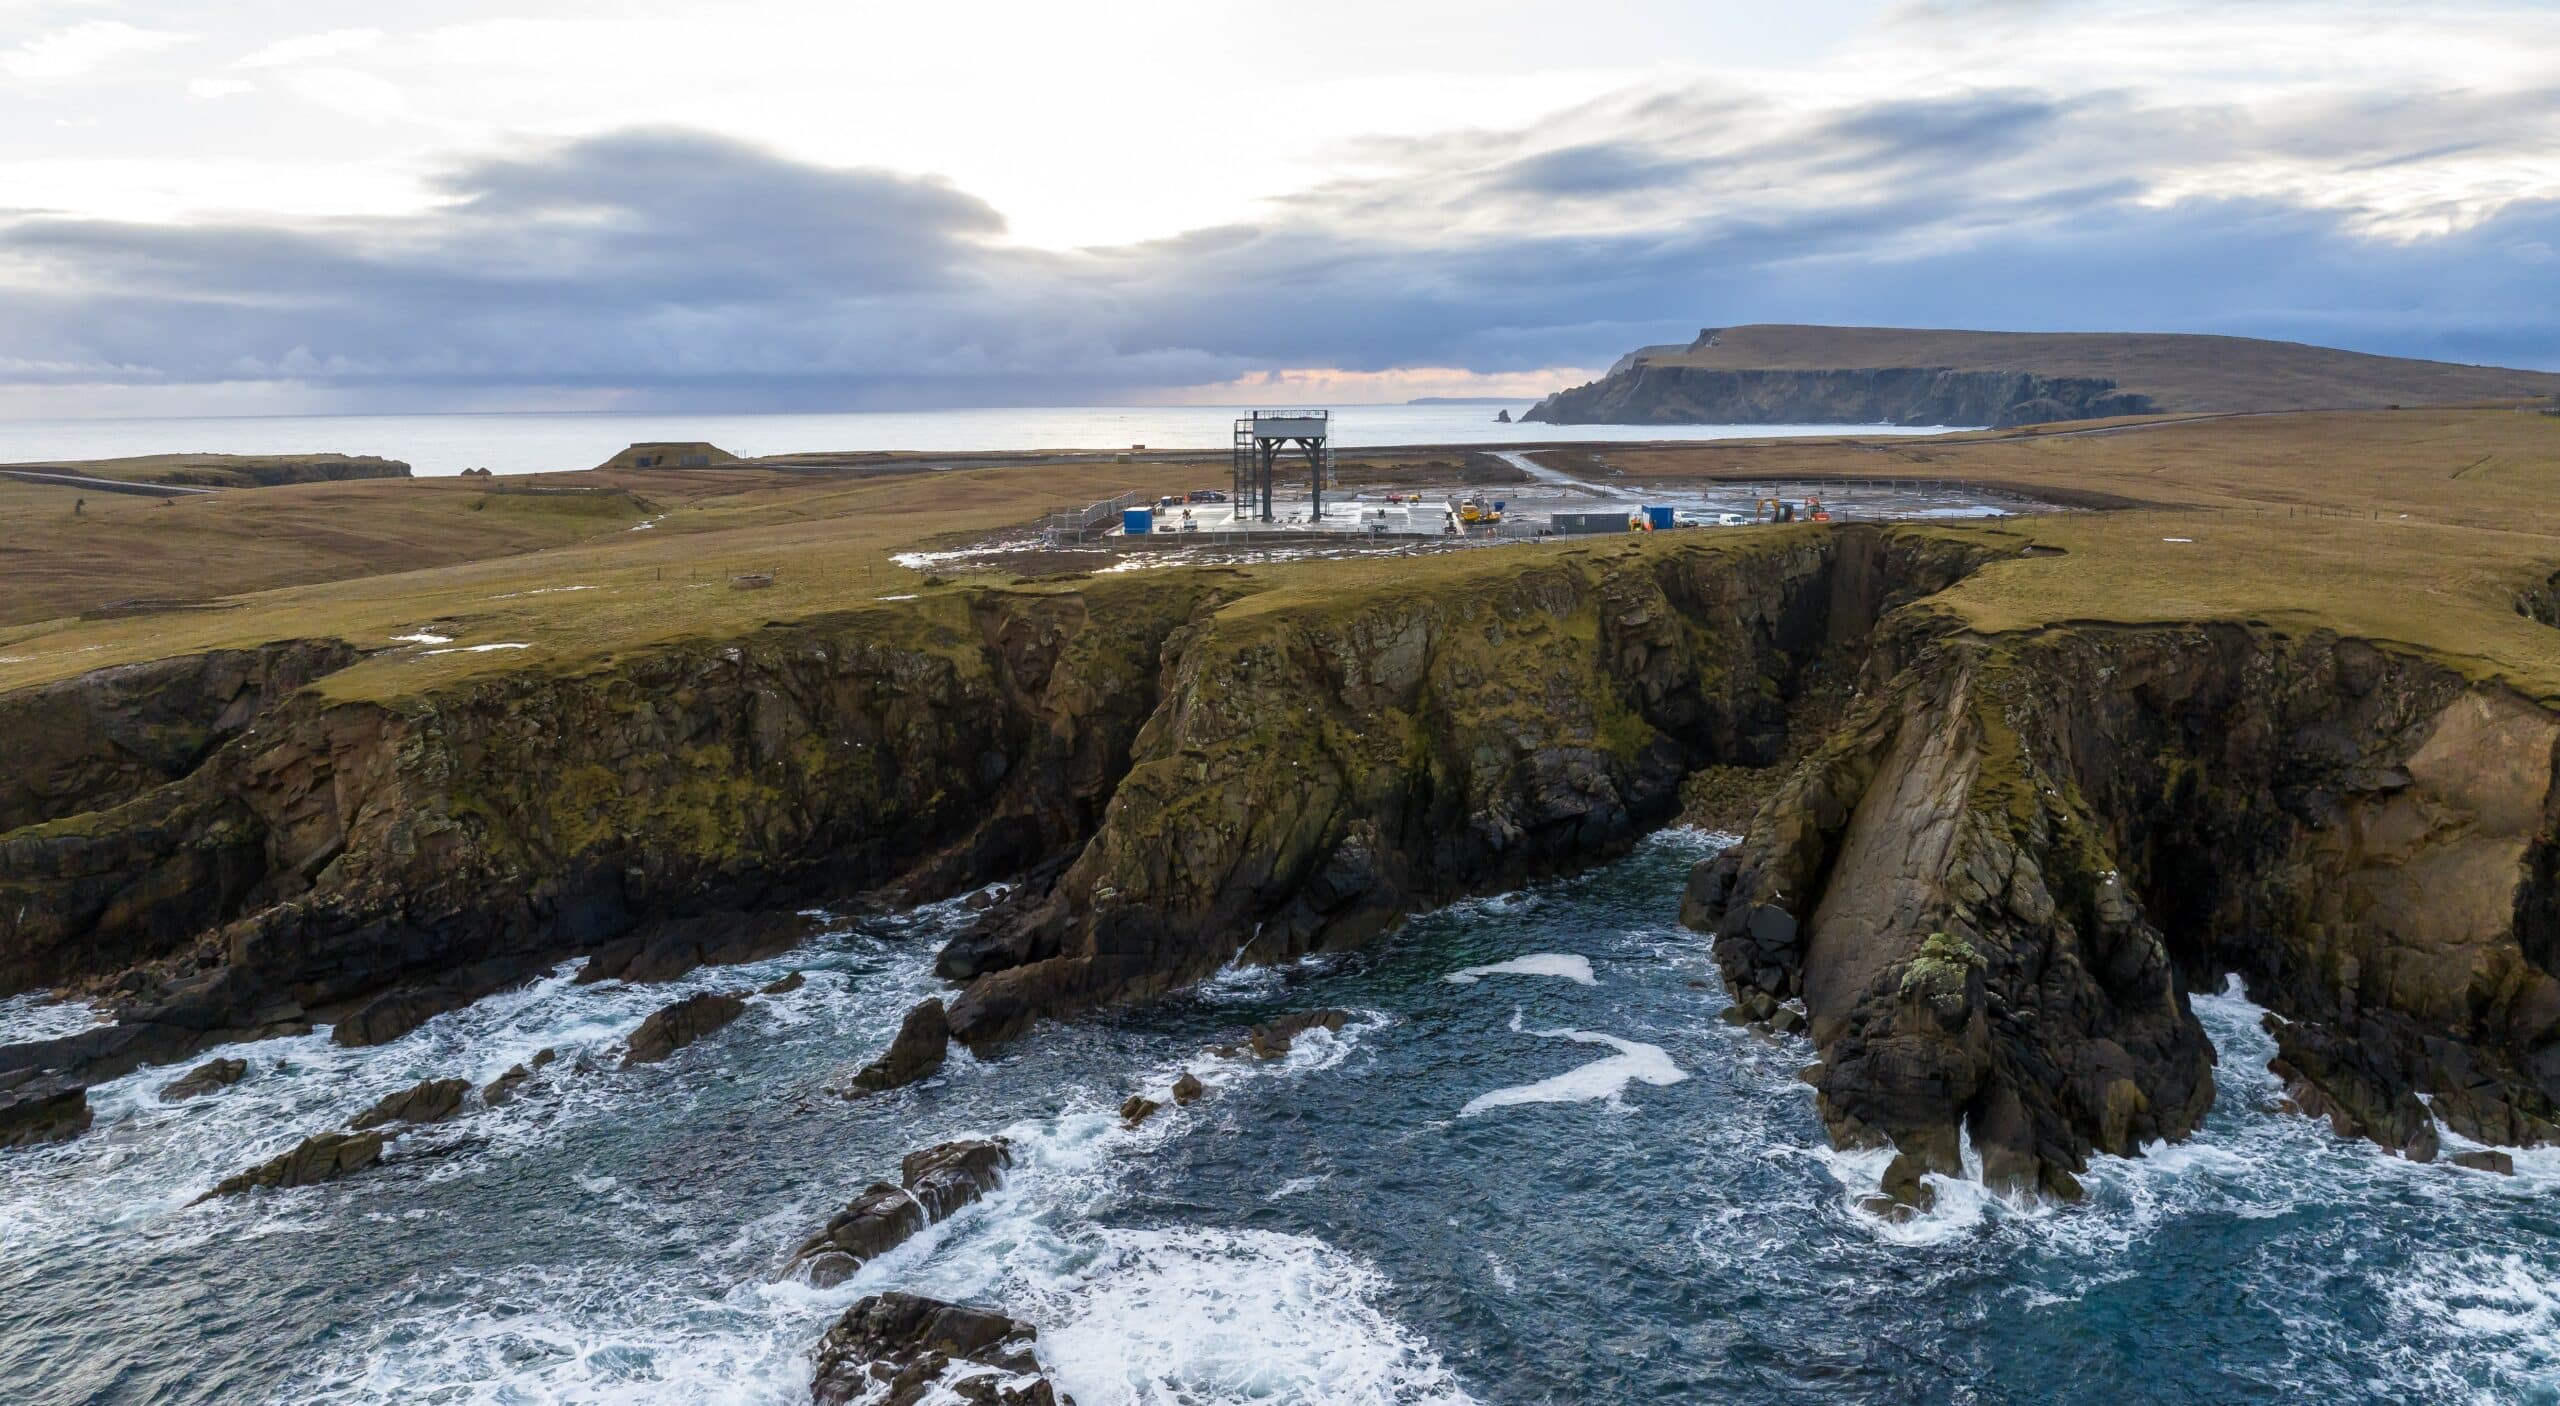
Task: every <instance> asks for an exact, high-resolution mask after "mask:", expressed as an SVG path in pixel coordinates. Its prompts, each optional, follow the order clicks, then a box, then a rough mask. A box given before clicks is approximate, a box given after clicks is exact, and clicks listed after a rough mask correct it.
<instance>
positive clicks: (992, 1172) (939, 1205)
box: [783, 1138, 1013, 1289]
mask: <svg viewBox="0 0 2560 1406" xmlns="http://www.w3.org/2000/svg"><path fill="white" fill-rule="evenodd" d="M1012 1165H1013V1152H1012V1149H1011V1148H1009V1147H1007V1146H1006V1144H1005V1142H1004V1140H1003V1139H1002V1138H968V1139H963V1140H961V1141H958V1142H946V1143H941V1144H939V1145H937V1146H933V1147H928V1148H926V1149H924V1150H923V1151H921V1152H911V1153H908V1154H907V1156H906V1159H905V1160H904V1161H903V1162H901V1163H900V1164H899V1166H898V1184H897V1185H895V1186H892V1185H890V1184H889V1183H887V1182H885V1181H875V1182H873V1183H872V1184H871V1185H869V1186H867V1187H864V1188H863V1189H862V1190H861V1191H860V1192H859V1193H857V1194H856V1195H855V1196H854V1198H853V1199H852V1200H851V1201H849V1202H847V1203H846V1204H845V1207H844V1209H843V1210H841V1211H838V1212H836V1213H835V1214H834V1215H833V1216H831V1217H829V1218H828V1220H827V1224H826V1226H825V1227H824V1228H823V1229H821V1230H819V1231H818V1232H817V1233H816V1234H814V1235H812V1236H810V1237H809V1238H808V1239H807V1240H804V1241H802V1242H801V1243H800V1246H799V1248H797V1249H795V1250H793V1251H792V1253H791V1260H790V1263H789V1264H787V1265H785V1266H784V1268H783V1273H784V1274H786V1275H790V1274H798V1275H801V1276H803V1277H805V1278H807V1279H808V1281H809V1282H810V1283H811V1284H814V1285H816V1286H817V1287H819V1288H821V1289H825V1288H831V1287H833V1286H835V1285H837V1284H841V1283H843V1282H844V1281H845V1280H847V1279H850V1278H852V1277H853V1276H854V1274H855V1273H856V1272H857V1271H859V1270H860V1269H861V1268H862V1266H864V1265H865V1264H868V1263H870V1262H871V1261H872V1260H875V1259H878V1258H879V1257H880V1256H882V1255H884V1254H886V1253H888V1252H889V1251H891V1250H893V1249H896V1248H897V1247H898V1246H900V1245H902V1244H905V1243H906V1242H907V1240H908V1239H910V1238H911V1237H913V1236H914V1235H915V1233H916V1232H917V1231H920V1230H922V1229H924V1228H925V1227H926V1226H928V1225H931V1224H933V1223H934V1222H936V1221H939V1220H944V1219H947V1218H949V1217H950V1215H951V1213H952V1212H954V1211H957V1210H959V1209H960V1208H961V1207H963V1206H966V1205H969V1204H970V1203H971V1202H974V1201H976V1200H977V1199H978V1198H980V1197H982V1196H984V1195H986V1194H987V1193H988V1192H990V1191H993V1190H995V1189H996V1188H997V1187H998V1186H1001V1185H1002V1184H1003V1183H1004V1172H1005V1169H1006V1168H1007V1167H1010V1166H1012Z"/></svg>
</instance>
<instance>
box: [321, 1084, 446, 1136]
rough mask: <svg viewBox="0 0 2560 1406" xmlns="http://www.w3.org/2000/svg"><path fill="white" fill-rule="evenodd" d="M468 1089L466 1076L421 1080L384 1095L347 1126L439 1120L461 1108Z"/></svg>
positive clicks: (374, 1126) (363, 1126)
mask: <svg viewBox="0 0 2560 1406" xmlns="http://www.w3.org/2000/svg"><path fill="white" fill-rule="evenodd" d="M470 1092H471V1081H470V1080H468V1079H427V1080H423V1081H421V1082H419V1083H416V1084H413V1085H411V1086H409V1087H408V1088H405V1089H402V1090H400V1091H399V1092H398V1093H394V1094H385V1095H384V1096H383V1098H382V1100H381V1101H380V1102H379V1103H376V1104H375V1105H374V1106H373V1107H371V1108H368V1109H366V1110H365V1111H364V1112H362V1113H359V1114H357V1115H356V1116H355V1120H354V1121H353V1122H350V1123H349V1124H347V1126H348V1127H350V1128H354V1129H356V1130H357V1131H359V1132H361V1131H363V1130H365V1129H367V1128H379V1127H382V1126H383V1125H385V1124H388V1123H441V1122H443V1121H444V1120H445V1119H447V1118H450V1117H452V1116H453V1115H454V1114H455V1113H457V1112H460V1111H461V1109H462V1099H463V1096H464V1095H465V1094H468V1093H470Z"/></svg>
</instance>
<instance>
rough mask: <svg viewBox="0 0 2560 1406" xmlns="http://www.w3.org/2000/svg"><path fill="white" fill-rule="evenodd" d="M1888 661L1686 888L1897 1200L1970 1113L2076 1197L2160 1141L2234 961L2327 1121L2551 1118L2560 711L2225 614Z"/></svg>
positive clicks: (2196, 1092) (1994, 1164)
mask: <svg viewBox="0 0 2560 1406" xmlns="http://www.w3.org/2000/svg"><path fill="white" fill-rule="evenodd" d="M1890 653H1891V651H1879V653H1878V655H1877V660H1878V662H1879V664H1881V663H1883V662H1884V661H1885V660H1886V659H1887V657H1888V655H1889V654H1890ZM1902 653H1903V656H1904V657H1906V658H1908V659H1909V660H1910V662H1909V663H1908V665H1907V666H1906V667H1903V668H1901V669H1900V671H1899V672H1898V673H1897V674H1895V675H1893V676H1891V677H1890V678H1886V677H1883V676H1882V675H1881V671H1880V670H1879V669H1878V668H1876V667H1872V666H1871V670H1870V675H1869V683H1870V687H1869V689H1868V692H1867V695H1866V697H1865V700H1864V702H1863V703H1862V705H1861V706H1860V708H1859V709H1858V710H1857V711H1856V712H1855V714H1854V715H1853V716H1852V717H1851V718H1850V720H1849V721H1848V722H1846V723H1845V724H1844V725H1843V726H1842V727H1841V729H1840V730H1839V731H1838V732H1837V733H1836V734H1835V735H1834V737H1833V738H1832V739H1831V740H1830V741H1829V742H1828V743H1827V744H1826V745H1825V746H1823V747H1822V748H1821V749H1820V750H1819V751H1818V752H1816V753H1815V754H1814V755H1813V756H1812V757H1810V758H1809V759H1808V760H1807V761H1806V762H1805V763H1804V764H1803V765H1802V767H1800V768H1799V769H1798V771H1797V772H1796V773H1795V775H1794V776H1793V777H1792V779H1791V780H1790V781H1789V783H1788V784H1787V785H1786V786H1785V787H1784V788H1782V790H1781V791H1780V793H1779V794H1778V795H1777V796H1776V797H1775V798H1773V799H1772V800H1771V801H1770V802H1769V803H1768V804H1767V805H1766V806H1764V807H1763V808H1762V810H1761V811H1760V813H1759V815H1758V816H1757V817H1756V818H1755V819H1754V821H1753V823H1752V826H1751V829H1750V832H1749V834H1748V835H1747V837H1746V838H1745V840H1744V841H1743V842H1742V843H1741V844H1740V845H1737V846H1736V847H1734V848H1733V849H1731V850H1728V851H1726V852H1725V853H1723V854H1721V855H1718V856H1717V857H1715V858H1714V859H1712V860H1710V861H1708V862H1706V863H1705V864H1702V865H1701V866H1700V867H1699V869H1698V871H1697V873H1696V874H1695V875H1694V876H1693V878H1692V881H1691V885H1690V891H1689V895H1688V901H1687V905H1686V916H1687V917H1688V919H1689V921H1690V922H1691V923H1692V924H1693V925H1695V926H1699V927H1702V928H1704V929H1707V930H1709V931H1711V932H1713V933H1714V934H1715V950H1716V956H1717V960H1718V963H1719V965H1721V966H1722V968H1723V969H1724V971H1725V973H1726V975H1727V977H1728V979H1729V981H1730V982H1731V984H1732V986H1733V989H1734V990H1735V992H1736V993H1737V998H1738V1000H1739V1001H1740V1002H1741V1003H1742V1004H1743V1006H1744V1007H1745V1009H1746V1010H1747V1011H1749V1012H1751V1013H1753V1014H1758V1015H1762V1016H1764V1017H1765V1016H1767V1015H1769V1014H1772V1013H1774V1012H1775V1010H1776V1009H1777V1008H1778V1005H1779V1003H1782V1002H1788V1001H1796V1000H1801V1002H1802V1004H1803V1007H1804V1014H1805V1016H1806V1018H1807V1019H1808V1020H1809V1022H1810V1025H1811V1033H1812V1035H1813V1038H1814V1040H1815V1041H1816V1043H1817V1044H1818V1045H1819V1047H1820V1049H1821V1051H1822V1056H1823V1062H1822V1064H1821V1065H1820V1066H1819V1069H1818V1071H1817V1073H1816V1075H1815V1082H1816V1086H1817V1088H1818V1089H1819V1090H1820V1093H1821V1101H1822V1111H1823V1115H1824V1118H1825V1120H1826V1122H1827V1123H1828V1125H1829V1127H1830V1129H1831V1132H1832V1135H1833V1137H1834V1138H1835V1140H1837V1141H1839V1142H1840V1143H1842V1144H1843V1145H1846V1146H1876V1145H1883V1144H1890V1145H1892V1146H1893V1147H1895V1148H1896V1149H1897V1150H1898V1152H1899V1153H1900V1156H1899V1157H1898V1158H1897V1159H1896V1164H1895V1168H1894V1171H1893V1172H1892V1173H1890V1174H1889V1175H1888V1178H1887V1182H1888V1189H1889V1190H1897V1191H1899V1192H1901V1193H1902V1194H1904V1195H1906V1196H1916V1194H1917V1193H1918V1190H1919V1182H1918V1178H1919V1176H1920V1175H1921V1174H1922V1173H1924V1172H1941V1173H1948V1172H1954V1171H1956V1170H1958V1157H1957V1154H1958V1149H1959V1134H1960V1132H1961V1133H1962V1134H1967V1135H1969V1136H1970V1138H1971V1140H1972V1142H1973V1145H1974V1146H1975V1148H1976V1149H1977V1150H1978V1151H1979V1152H1980V1154H1981V1158H1982V1168H1983V1172H1984V1175H1985V1176H1986V1178H1988V1179H1990V1180H1991V1181H1993V1182H1994V1183H1995V1184H1999V1185H2002V1186H2006V1187H2027V1188H2037V1187H2041V1188H2043V1189H2046V1190H2049V1191H2053V1192H2057V1193H2060V1194H2065V1195H2068V1194H2071V1193H2072V1192H2073V1191H2074V1190H2076V1184H2075V1182H2074V1181H2073V1177H2072V1174H2073V1173H2075V1172H2077V1171H2079V1170H2080V1169H2081V1168H2082V1167H2083V1166H2084V1165H2085V1160H2086V1157H2087V1155H2088V1153H2089V1152H2090V1151H2091V1150H2093V1149H2096V1150H2103V1151H2107V1152H2112V1153H2117V1154H2123V1155H2132V1154H2135V1153H2137V1152H2138V1151H2139V1149H2140V1147H2141V1145H2142V1144H2143V1143H2145V1142H2148V1141H2151V1140H2155V1139H2160V1138H2176V1137H2179V1136H2182V1135H2183V1134H2185V1133H2186V1132H2188V1131H2189V1130H2191V1129H2192V1128H2193V1127H2194V1125H2195V1123H2196V1121H2197V1120H2198V1119H2199V1118H2201V1117H2202V1115H2203V1114H2204V1112H2205V1110H2206V1107H2207V1105H2208V1103H2209V1101H2210V1097H2211V1090H2212V1085H2211V1082H2210V1079H2209V1077H2208V1074H2209V1069H2208V1067H2209V1065H2210V1064H2211V1062H2212V1059H2213V1054H2212V1050H2211V1048H2210V1046H2209V1045H2208V1044H2207V1043H2206V1041H2205V1039H2204V1037H2203V1034H2202V1032H2201V1030H2200V1029H2199V1028H2198V1026H2197V1025H2196V1022H2195V1020H2194V1018H2193V1015H2192V1013H2191V1012H2190V1010H2189V1008H2188V1004H2187V994H2186V993H2187V992H2188V991H2189V990H2191V989H2196V988H2197V987H2198V986H2199V985H2200V984H2208V983H2209V984H2212V985H2215V986H2218V985H2219V984H2220V983H2221V982H2222V981H2223V980H2225V979H2226V978H2227V977H2228V976H2230V975H2237V976H2239V977H2241V978H2243V979H2244V980H2245V981H2246V983H2247V987H2248V990H2249V992H2250V993H2251V995H2252V996H2254V997H2255V998H2257V999H2259V1000H2261V1001H2263V1002H2265V1003H2266V1004H2267V1005H2269V1006H2270V1007H2272V1008H2273V1009H2274V1010H2275V1011H2277V1012H2279V1013H2280V1014H2281V1016H2282V1021H2281V1022H2280V1024H2279V1029H2278V1032H2277V1033H2278V1037H2279V1043H2280V1047H2281V1048H2282V1050H2283V1052H2284V1060H2283V1061H2281V1062H2280V1063H2281V1065H2282V1071H2281V1072H2284V1073H2285V1074H2286V1077H2287V1078H2288V1080H2289V1081H2290V1082H2291V1083H2292V1085H2293V1087H2294V1089H2295V1093H2296V1097H2297V1099H2298V1100H2299V1101H2301V1102H2302V1103H2303V1104H2304V1106H2305V1107H2306V1108H2309V1109H2312V1110H2314V1111H2318V1112H2324V1113H2328V1114H2330V1115H2331V1116H2332V1119H2333V1121H2335V1122H2336V1123H2337V1124H2338V1126H2339V1127H2340V1128H2341V1129H2342V1130H2343V1131H2347V1132H2351V1133H2359V1134H2364V1135H2367V1136H2372V1137H2374V1138H2375V1139H2376V1140H2378V1141H2381V1142H2384V1143H2385V1144H2386V1145H2390V1146H2394V1147H2398V1148H2401V1149H2402V1150H2405V1151H2407V1152H2409V1153H2410V1155H2413V1156H2421V1157H2424V1156H2431V1155H2432V1154H2433V1151H2434V1134H2433V1131H2432V1129H2433V1126H2434V1120H2437V1119H2440V1120H2442V1122H2443V1123H2444V1125H2445V1126H2448V1127H2451V1128H2453V1129H2455V1130H2456V1131H2459V1132H2461V1133H2463V1134H2465V1135H2466V1136H2470V1137H2473V1138H2477V1139H2480V1140H2483V1141H2490V1142H2505V1143H2528V1142H2541V1141H2547V1140H2550V1139H2551V1138H2552V1137H2554V1136H2555V1135H2560V1123H2556V1122H2555V1116H2560V1110H2555V1102H2554V1100H2555V1096H2560V1045H2556V1044H2555V1041H2560V980H2555V977H2554V971H2555V967H2554V959H2555V957H2556V956H2560V951H2555V946H2560V944H2555V941H2554V938H2553V934H2554V933H2555V932H2560V921H2555V919H2554V917H2553V911H2554V910H2553V902H2554V900H2553V892H2554V882H2553V865H2554V855H2555V852H2560V784H2556V782H2555V769H2560V751H2556V750H2555V748H2560V717H2555V716H2554V715H2553V714H2552V713H2551V712H2550V711H2548V710H2546V709H2543V708H2540V707H2538V706H2536V705H2534V704H2531V703H2529V702H2527V701H2525V700H2523V699H2521V698H2518V697H2517V696H2515V695H2513V694H2511V693H2508V692H2506V691H2505V690H2503V689H2501V688H2497V687H2494V686H2489V685H2481V684H2474V683H2471V682H2469V681H2466V680H2464V679H2462V678H2461V677H2459V676H2457V675H2455V674H2453V673H2452V672H2451V671H2449V670H2447V669H2444V668H2442V667H2439V666H2436V665H2432V664H2427V663H2422V662H2418V661H2414V660H2411V659H2408V658H2404V657H2401V656H2397V655H2393V654H2387V653H2384V652H2382V651H2380V650H2377V649H2375V648H2373V647H2372V646H2369V645H2366V644H2363V643H2360V642H2356V641H2342V640H2338V639H2335V638H2329V637H2325V636H2323V637H2314V638H2311V639H2308V640H2287V639H2283V638H2279V637H2276V636H2273V635H2271V634H2269V633H2267V632H2264V631H2261V630H2257V629H2251V628H2244V627H2239V626H2229V627H2199V628H2185V629H2155V630H2113V629H2094V628H2093V629H2079V630H2070V631H2051V632H2046V633H2044V634H2040V635H2037V636H2034V637H2031V638H2026V639H2003V640H1983V639H1978V638H1973V637H1967V636H1956V637H1947V638H1933V639H1922V640H1917V641H1913V642H1910V643H1909V644H1908V645H1907V646H1906V647H1905V649H1904V650H1903V651H1902ZM2422 1096H2423V1097H2424V1098H2426V1099H2429V1100H2431V1101H2432V1102H2431V1104H2430V1105H2428V1106H2426V1107H2422V1106H2421V1104H2420V1102H2419V1100H2420V1098H2421V1097H2422ZM2430 1108H2431V1110H2432V1118H2431V1117H2430V1116H2429V1110H2430Z"/></svg>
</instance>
